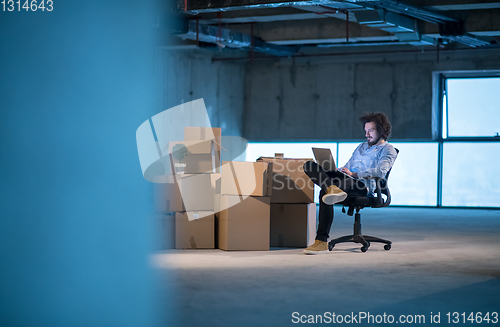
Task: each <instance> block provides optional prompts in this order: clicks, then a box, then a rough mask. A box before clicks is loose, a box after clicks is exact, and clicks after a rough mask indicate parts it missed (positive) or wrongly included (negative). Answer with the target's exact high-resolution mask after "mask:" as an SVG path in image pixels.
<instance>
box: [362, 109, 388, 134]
mask: <svg viewBox="0 0 500 327" xmlns="http://www.w3.org/2000/svg"><path fill="white" fill-rule="evenodd" d="M359 121H360V122H362V123H363V127H364V126H365V124H366V123H370V122H374V123H375V125H376V126H377V132H378V134H379V135H380V137H381V138H383V139H384V140H387V138H389V135H391V130H392V126H391V123H390V122H389V118H387V116H386V115H385V114H384V113H381V112H380V113H374V112H372V113H365V114H364V115H363V116H361V117H359Z"/></svg>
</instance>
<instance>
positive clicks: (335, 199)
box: [322, 185, 347, 205]
mask: <svg viewBox="0 0 500 327" xmlns="http://www.w3.org/2000/svg"><path fill="white" fill-rule="evenodd" d="M346 198H347V193H346V192H344V191H342V190H341V189H339V188H338V187H337V186H335V185H330V186H328V188H327V189H326V194H325V195H323V198H322V200H323V202H324V203H325V204H329V205H332V204H335V203H339V202H342V201H344V200H345V199H346Z"/></svg>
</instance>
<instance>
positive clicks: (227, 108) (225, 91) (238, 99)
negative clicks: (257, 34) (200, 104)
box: [156, 49, 245, 136]
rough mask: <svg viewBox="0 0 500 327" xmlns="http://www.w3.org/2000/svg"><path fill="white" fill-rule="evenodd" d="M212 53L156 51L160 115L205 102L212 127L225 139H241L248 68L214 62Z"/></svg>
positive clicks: (241, 65) (201, 51)
mask: <svg viewBox="0 0 500 327" xmlns="http://www.w3.org/2000/svg"><path fill="white" fill-rule="evenodd" d="M213 54H214V53H213V52H211V51H203V50H195V51H193V50H165V49H160V50H157V54H156V62H157V68H156V70H157V73H158V74H159V76H158V77H159V78H160V79H161V84H162V85H163V95H164V96H163V103H161V104H159V106H158V112H161V111H163V110H166V109H169V108H172V107H174V106H177V105H180V104H182V103H185V102H189V101H192V100H196V99H200V98H203V100H204V102H205V106H206V108H207V111H208V114H209V117H210V122H211V124H212V126H213V127H221V128H222V135H223V136H229V135H231V136H241V132H242V114H243V104H244V93H243V90H244V75H245V65H244V64H237V63H232V62H230V63H225V62H212V56H213Z"/></svg>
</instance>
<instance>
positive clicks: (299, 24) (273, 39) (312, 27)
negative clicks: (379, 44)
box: [231, 18, 397, 44]
mask: <svg viewBox="0 0 500 327" xmlns="http://www.w3.org/2000/svg"><path fill="white" fill-rule="evenodd" d="M250 28H251V27H250V26H249V25H244V24H242V25H233V26H231V29H233V30H235V31H238V32H240V33H246V34H248V33H250ZM253 29H254V33H255V35H256V36H258V37H260V38H262V39H263V40H265V41H266V42H269V43H276V44H312V43H337V42H345V41H346V22H345V21H342V20H339V19H335V18H329V19H320V20H303V21H285V22H268V23H256V24H254V28H253ZM359 38H363V41H368V40H370V39H372V40H373V41H382V40H383V41H391V40H397V37H396V36H394V35H393V34H391V33H388V32H385V31H381V30H378V29H375V28H370V27H367V26H362V25H359V24H357V23H349V41H355V40H356V39H359Z"/></svg>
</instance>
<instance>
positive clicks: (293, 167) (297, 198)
mask: <svg viewBox="0 0 500 327" xmlns="http://www.w3.org/2000/svg"><path fill="white" fill-rule="evenodd" d="M309 160H312V159H283V158H271V157H260V158H259V159H257V161H258V162H270V163H272V164H273V193H272V196H271V203H312V202H314V183H313V181H311V179H310V178H309V176H307V175H306V173H305V172H304V168H303V166H304V164H305V163H306V162H307V161H309Z"/></svg>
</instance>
